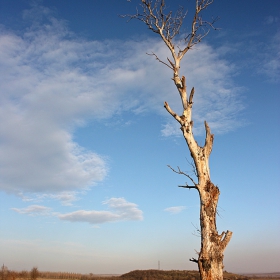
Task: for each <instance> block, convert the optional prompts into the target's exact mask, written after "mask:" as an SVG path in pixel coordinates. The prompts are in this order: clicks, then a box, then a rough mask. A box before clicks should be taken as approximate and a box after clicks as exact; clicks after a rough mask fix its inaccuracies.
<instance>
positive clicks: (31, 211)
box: [12, 205, 51, 216]
mask: <svg viewBox="0 0 280 280" xmlns="http://www.w3.org/2000/svg"><path fill="white" fill-rule="evenodd" d="M12 210H14V211H15V212H18V213H19V214H27V215H30V216H39V215H49V214H50V211H51V208H48V207H45V206H41V205H30V206H28V207H26V208H12Z"/></svg>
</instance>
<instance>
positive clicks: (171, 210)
mask: <svg viewBox="0 0 280 280" xmlns="http://www.w3.org/2000/svg"><path fill="white" fill-rule="evenodd" d="M185 209H186V206H173V207H168V208H165V209H164V211H166V212H169V213H171V214H179V213H180V212H182V211H183V210H185Z"/></svg>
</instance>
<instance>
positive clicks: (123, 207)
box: [58, 198, 143, 224]
mask: <svg viewBox="0 0 280 280" xmlns="http://www.w3.org/2000/svg"><path fill="white" fill-rule="evenodd" d="M104 204H106V205H108V207H109V209H111V210H110V211H96V210H90V211H87V210H78V211H75V212H71V213H66V214H58V217H59V219H61V220H66V221H70V222H87V223H90V224H103V223H107V222H119V221H139V220H142V219H143V213H142V211H141V210H140V209H139V208H138V206H137V205H136V204H134V203H131V202H128V201H126V200H125V199H124V198H111V199H109V200H107V201H105V202H104Z"/></svg>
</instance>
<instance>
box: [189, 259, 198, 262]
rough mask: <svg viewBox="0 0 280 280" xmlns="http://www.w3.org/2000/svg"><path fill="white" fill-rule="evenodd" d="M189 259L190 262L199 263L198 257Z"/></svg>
mask: <svg viewBox="0 0 280 280" xmlns="http://www.w3.org/2000/svg"><path fill="white" fill-rule="evenodd" d="M189 261H190V262H195V263H198V260H197V259H194V258H191V259H189Z"/></svg>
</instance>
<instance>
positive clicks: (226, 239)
mask: <svg viewBox="0 0 280 280" xmlns="http://www.w3.org/2000/svg"><path fill="white" fill-rule="evenodd" d="M231 237H232V232H231V231H229V230H227V232H226V233H225V237H224V239H222V240H221V245H220V249H221V250H222V251H223V250H225V248H226V247H227V245H228V243H229V241H230V239H231Z"/></svg>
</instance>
